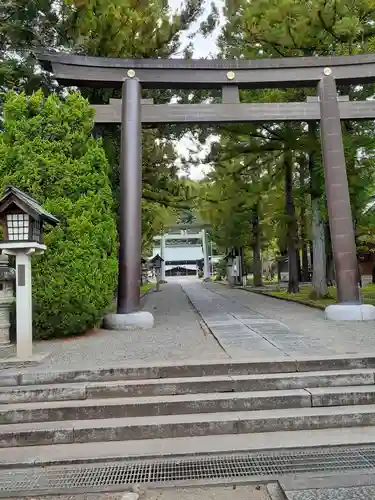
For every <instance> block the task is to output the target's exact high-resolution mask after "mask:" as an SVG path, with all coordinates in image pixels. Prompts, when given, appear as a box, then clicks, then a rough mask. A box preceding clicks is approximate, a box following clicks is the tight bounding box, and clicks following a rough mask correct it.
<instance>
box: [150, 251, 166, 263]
mask: <svg viewBox="0 0 375 500" xmlns="http://www.w3.org/2000/svg"><path fill="white" fill-rule="evenodd" d="M157 260H160V261H161V262H164V259H163V258H162V257H160V255H159V254H158V253H157V254H156V255H155V257H152V259H150V262H156V261H157Z"/></svg>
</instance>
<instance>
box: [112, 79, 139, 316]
mask: <svg viewBox="0 0 375 500" xmlns="http://www.w3.org/2000/svg"><path fill="white" fill-rule="evenodd" d="M121 120H122V121H121V155H120V227H119V239H120V250H119V263H118V264H119V269H118V296H117V314H126V313H131V312H135V311H138V310H139V302H140V291H139V286H140V280H141V237H142V236H141V201H142V124H141V86H140V84H139V81H138V79H137V78H127V79H126V80H124V83H123V86H122V108H121Z"/></svg>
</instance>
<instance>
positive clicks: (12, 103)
mask: <svg viewBox="0 0 375 500" xmlns="http://www.w3.org/2000/svg"><path fill="white" fill-rule="evenodd" d="M92 126H93V112H92V110H91V109H90V108H89V106H88V103H87V101H86V100H85V99H83V98H82V97H81V95H80V94H78V93H72V94H69V95H68V96H67V97H66V98H65V100H64V101H61V100H60V99H59V98H58V97H57V96H55V95H50V96H49V97H48V98H45V97H44V96H43V94H42V93H41V92H38V93H36V94H34V95H33V96H31V97H27V96H25V95H24V94H20V95H18V94H15V93H10V94H9V95H8V96H7V98H6V102H5V107H4V128H3V131H2V132H1V133H0V178H1V181H0V182H1V187H4V186H5V185H6V184H13V185H14V186H16V187H18V188H19V189H22V190H24V191H26V192H27V193H29V194H30V195H31V196H33V197H34V198H36V199H37V200H38V201H39V202H40V203H42V204H43V206H44V207H45V208H46V209H47V210H48V211H50V212H51V213H53V214H54V215H55V216H56V217H58V218H59V220H60V224H59V225H58V226H57V227H55V228H51V227H47V228H46V232H45V237H44V242H45V244H46V245H47V251H46V252H45V254H44V255H42V256H36V257H33V310H34V337H35V338H51V337H62V336H67V335H78V334H81V333H83V332H85V331H86V330H87V329H88V328H90V327H92V326H94V325H95V324H96V323H97V322H98V320H99V319H100V317H101V316H102V315H103V313H104V312H105V310H106V309H107V308H108V307H109V306H110V304H111V302H112V300H113V295H114V290H115V287H116V275H117V243H116V225H115V218H114V214H113V198H112V192H111V188H110V184H109V179H108V164H107V159H106V156H105V153H104V150H103V148H102V145H101V141H100V140H95V139H94V138H93V137H92V135H91V132H92Z"/></svg>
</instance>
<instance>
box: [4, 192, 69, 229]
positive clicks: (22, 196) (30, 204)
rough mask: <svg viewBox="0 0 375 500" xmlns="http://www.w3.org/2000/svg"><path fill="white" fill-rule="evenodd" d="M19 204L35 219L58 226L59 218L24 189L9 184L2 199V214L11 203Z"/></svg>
mask: <svg viewBox="0 0 375 500" xmlns="http://www.w3.org/2000/svg"><path fill="white" fill-rule="evenodd" d="M12 204H14V205H17V206H18V208H20V209H21V210H22V211H24V212H26V213H28V214H29V215H31V217H33V218H34V219H37V220H40V221H42V222H47V223H48V224H51V225H52V226H56V224H58V223H59V220H58V219H57V218H56V217H55V216H54V215H52V214H50V213H49V212H47V210H44V208H43V207H42V206H41V205H40V204H39V203H38V202H37V201H36V200H34V198H32V197H31V196H29V195H28V194H27V193H25V192H24V191H21V190H20V189H18V188H16V187H14V186H11V185H8V186H7V187H6V188H5V192H4V196H3V197H2V198H1V199H0V214H2V213H4V212H5V211H6V210H7V208H8V207H9V206H10V205H12Z"/></svg>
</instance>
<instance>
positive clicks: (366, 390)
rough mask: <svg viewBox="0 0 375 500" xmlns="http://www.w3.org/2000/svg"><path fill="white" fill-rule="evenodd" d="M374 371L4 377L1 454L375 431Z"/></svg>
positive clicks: (227, 366) (271, 367) (253, 365)
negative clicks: (34, 449)
mask: <svg viewBox="0 0 375 500" xmlns="http://www.w3.org/2000/svg"><path fill="white" fill-rule="evenodd" d="M374 373H375V357H374V356H368V357H366V358H358V357H356V356H337V357H327V358H313V359H312V358H299V359H298V360H293V359H285V360H280V359H276V360H259V361H248V360H244V359H241V360H238V361H233V360H230V361H224V362H222V361H210V362H208V363H197V362H182V363H160V364H158V365H153V366H148V365H144V366H135V365H134V366H127V367H114V368H99V369H80V370H72V371H52V372H39V373H38V372H33V371H29V370H25V371H23V372H20V373H13V374H12V373H11V372H8V373H7V374H5V373H4V374H3V375H1V376H0V448H2V449H3V450H5V449H8V451H9V460H11V455H12V453H13V451H14V450H17V449H26V450H27V449H30V447H40V446H42V447H45V448H48V447H49V446H53V447H55V448H56V447H57V448H59V446H68V447H69V446H70V447H75V446H77V444H78V443H81V444H82V446H83V445H85V446H86V445H87V446H89V445H93V444H95V443H101V444H102V445H103V447H105V448H106V449H107V450H109V449H110V447H111V446H112V445H113V444H114V443H128V442H133V443H137V442H142V441H144V440H148V441H150V442H151V441H154V440H162V439H180V438H184V439H185V440H186V438H189V439H193V438H194V439H195V440H197V439H200V438H202V439H203V438H207V439H208V438H212V437H215V439H217V440H219V439H224V437H225V436H227V438H226V442H227V443H228V442H230V436H232V440H233V439H234V438H235V437H236V436H239V435H244V436H245V435H248V436H252V435H253V436H259V435H262V436H266V435H267V434H268V435H269V436H272V435H274V436H275V433H276V434H278V433H283V434H285V433H289V432H291V433H292V434H293V435H298V434H299V433H300V432H319V431H324V430H327V429H329V430H330V431H331V432H334V430H335V429H337V430H338V429H341V428H346V429H349V428H350V429H356V432H357V434H358V429H359V428H360V427H361V426H367V427H370V426H374V429H375V375H374ZM228 436H229V437H228ZM374 436H375V433H374ZM289 439H290V441H291V442H292V441H294V442H296V441H297V443H298V441H299V439H298V438H297V439H291V438H289ZM347 439H348V438H347ZM187 441H188V440H187ZM243 441H245V440H243ZM265 442H266V443H267V442H273V443H274V444H275V441H274V440H272V438H271V437H270V439H269V440H267V439H265ZM374 442H375V437H374ZM211 444H212V442H211ZM342 444H345V442H343V443H342ZM98 446H99V447H101V445H98ZM134 447H135V448H136V445H134ZM10 448H12V450H9V449H10ZM179 448H180V451H181V448H184V446H181V445H180V446H179ZM184 449H185V448H184ZM186 449H191V448H189V446H186ZM229 449H230V447H229ZM17 456H18V457H19V456H20V455H19V454H17ZM6 460H7V457H4V461H5V463H6Z"/></svg>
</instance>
